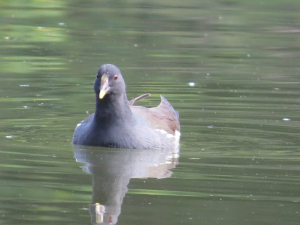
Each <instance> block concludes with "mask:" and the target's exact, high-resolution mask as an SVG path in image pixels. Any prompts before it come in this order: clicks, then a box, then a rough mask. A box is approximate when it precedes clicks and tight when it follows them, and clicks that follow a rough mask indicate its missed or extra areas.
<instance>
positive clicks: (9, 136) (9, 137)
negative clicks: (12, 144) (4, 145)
mask: <svg viewBox="0 0 300 225" xmlns="http://www.w3.org/2000/svg"><path fill="white" fill-rule="evenodd" d="M5 137H6V138H8V139H12V138H13V136H11V135H7V136H5Z"/></svg>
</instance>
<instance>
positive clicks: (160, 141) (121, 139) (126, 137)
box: [72, 64, 180, 149]
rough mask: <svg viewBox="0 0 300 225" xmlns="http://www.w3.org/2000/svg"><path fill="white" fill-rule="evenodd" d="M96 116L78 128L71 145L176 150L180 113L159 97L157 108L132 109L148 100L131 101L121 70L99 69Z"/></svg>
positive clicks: (147, 95)
mask: <svg viewBox="0 0 300 225" xmlns="http://www.w3.org/2000/svg"><path fill="white" fill-rule="evenodd" d="M94 91H95V94H96V109H95V113H94V114H91V115H89V116H88V117H87V118H86V119H84V120H83V121H82V122H80V123H79V124H77V126H76V128H75V131H74V135H73V140H72V143H73V144H74V145H84V146H102V147H113V148H128V149H166V148H170V149H174V148H179V140H180V122H179V113H178V112H177V111H176V110H174V108H173V107H172V105H171V104H170V103H169V102H168V100H167V99H166V98H164V97H163V96H162V95H160V97H161V102H160V104H159V105H158V106H156V107H151V108H147V107H143V106H135V105H134V103H136V102H137V101H139V100H141V99H143V98H146V97H149V96H150V94H143V95H141V96H138V97H136V98H134V99H132V100H130V101H128V99H127V94H126V84H125V81H124V78H123V76H122V74H121V71H120V69H119V68H118V67H117V66H115V65H113V64H104V65H102V66H101V67H100V68H99V70H98V73H97V77H96V80H95V82H94Z"/></svg>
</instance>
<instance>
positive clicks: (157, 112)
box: [130, 96, 180, 134]
mask: <svg viewBox="0 0 300 225" xmlns="http://www.w3.org/2000/svg"><path fill="white" fill-rule="evenodd" d="M160 97H161V102H160V104H159V106H157V107H153V108H146V107H142V106H131V107H130V108H131V110H132V113H133V114H138V115H139V116H141V117H143V118H144V119H145V120H147V121H148V122H149V123H150V126H151V127H152V128H153V129H161V130H165V131H166V132H168V133H169V134H175V131H176V130H177V131H180V125H179V113H178V112H177V111H175V110H174V109H173V107H172V105H171V104H170V103H169V102H168V100H167V99H165V98H164V97H163V96H160Z"/></svg>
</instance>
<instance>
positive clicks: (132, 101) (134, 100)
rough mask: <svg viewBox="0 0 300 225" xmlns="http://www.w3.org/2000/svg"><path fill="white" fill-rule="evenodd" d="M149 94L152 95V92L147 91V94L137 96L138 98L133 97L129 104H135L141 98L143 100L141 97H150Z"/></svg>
mask: <svg viewBox="0 0 300 225" xmlns="http://www.w3.org/2000/svg"><path fill="white" fill-rule="evenodd" d="M149 96H150V94H149V93H147V94H143V95H140V96H139V97H136V98H134V99H131V100H130V101H129V105H133V104H134V103H136V102H137V101H139V100H141V99H143V98H147V97H149Z"/></svg>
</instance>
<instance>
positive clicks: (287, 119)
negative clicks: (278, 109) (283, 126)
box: [282, 118, 291, 121]
mask: <svg viewBox="0 0 300 225" xmlns="http://www.w3.org/2000/svg"><path fill="white" fill-rule="evenodd" d="M282 120H284V121H290V120H291V119H290V118H283V119H282Z"/></svg>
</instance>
